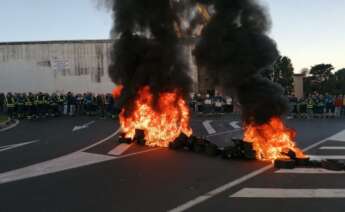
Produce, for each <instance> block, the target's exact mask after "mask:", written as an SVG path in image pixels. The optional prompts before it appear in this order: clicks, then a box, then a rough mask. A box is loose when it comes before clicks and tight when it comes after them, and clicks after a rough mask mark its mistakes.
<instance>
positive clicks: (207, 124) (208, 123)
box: [202, 120, 216, 134]
mask: <svg viewBox="0 0 345 212" xmlns="http://www.w3.org/2000/svg"><path fill="white" fill-rule="evenodd" d="M212 121H213V120H206V121H203V122H202V125H203V126H204V127H205V129H206V131H207V133H208V134H213V133H216V130H215V129H214V128H213V127H212V125H211V123H212Z"/></svg>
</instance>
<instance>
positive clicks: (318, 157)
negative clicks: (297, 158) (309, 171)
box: [308, 155, 345, 160]
mask: <svg viewBox="0 0 345 212" xmlns="http://www.w3.org/2000/svg"><path fill="white" fill-rule="evenodd" d="M308 156H309V157H310V159H311V160H327V159H329V160H333V159H334V160H345V155H308Z"/></svg>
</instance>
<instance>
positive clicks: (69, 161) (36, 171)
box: [0, 152, 114, 184]
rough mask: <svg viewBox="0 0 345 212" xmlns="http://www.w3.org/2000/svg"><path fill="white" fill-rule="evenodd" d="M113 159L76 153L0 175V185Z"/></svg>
mask: <svg viewBox="0 0 345 212" xmlns="http://www.w3.org/2000/svg"><path fill="white" fill-rule="evenodd" d="M111 159H114V157H111V156H106V155H98V154H92V153H87V152H76V153H73V154H69V155H66V156H63V157H60V158H55V159H53V160H50V161H46V162H42V163H38V164H34V165H31V166H27V167H24V168H20V169H16V170H13V171H9V172H5V173H2V174H0V184H4V183H9V182H13V181H17V180H23V179H27V178H31V177H37V176H41V175H46V174H51V173H55V172H60V171H64V170H68V169H73V168H78V167H81V166H87V165H91V164H95V163H99V162H104V161H108V160H111Z"/></svg>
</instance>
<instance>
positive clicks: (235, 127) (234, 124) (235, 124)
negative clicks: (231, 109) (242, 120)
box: [229, 121, 241, 129]
mask: <svg viewBox="0 0 345 212" xmlns="http://www.w3.org/2000/svg"><path fill="white" fill-rule="evenodd" d="M238 123H239V121H232V122H230V123H229V125H230V126H231V127H232V128H234V129H241V126H240V125H238Z"/></svg>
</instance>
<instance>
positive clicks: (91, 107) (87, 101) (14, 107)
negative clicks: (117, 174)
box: [0, 92, 233, 119]
mask: <svg viewBox="0 0 345 212" xmlns="http://www.w3.org/2000/svg"><path fill="white" fill-rule="evenodd" d="M232 103H233V102H232V99H231V98H224V97H222V96H220V95H209V94H207V95H201V94H196V95H192V96H191V99H190V101H189V104H190V108H191V110H192V111H194V112H201V113H226V112H232V111H233V104H232ZM119 111H120V108H119V107H118V104H117V101H116V99H115V98H114V97H113V96H112V95H111V94H97V95H94V94H92V93H83V94H73V93H71V92H68V93H66V94H56V93H53V94H48V93H42V92H40V93H35V94H34V93H14V94H12V93H7V94H4V93H0V113H7V114H8V116H9V117H11V118H17V119H39V118H45V117H57V116H61V115H68V116H75V115H89V116H96V115H97V116H101V117H112V118H116V117H117V115H118V113H119Z"/></svg>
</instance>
